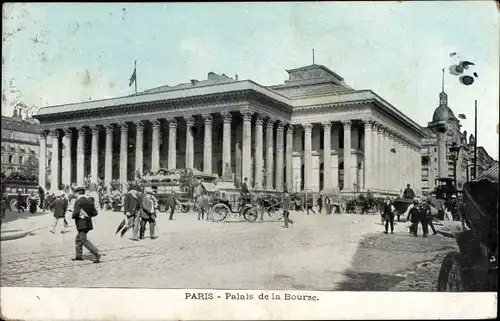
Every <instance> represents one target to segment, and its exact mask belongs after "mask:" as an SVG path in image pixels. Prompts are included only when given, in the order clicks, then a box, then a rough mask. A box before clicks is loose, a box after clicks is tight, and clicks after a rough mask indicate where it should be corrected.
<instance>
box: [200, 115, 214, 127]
mask: <svg viewBox="0 0 500 321" xmlns="http://www.w3.org/2000/svg"><path fill="white" fill-rule="evenodd" d="M202 117H203V120H204V121H205V125H207V124H210V125H211V124H213V122H214V118H213V117H212V115H211V114H203V115H202Z"/></svg>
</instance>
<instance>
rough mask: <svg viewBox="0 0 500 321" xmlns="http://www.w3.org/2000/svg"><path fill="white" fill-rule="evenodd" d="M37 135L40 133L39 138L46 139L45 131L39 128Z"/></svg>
mask: <svg viewBox="0 0 500 321" xmlns="http://www.w3.org/2000/svg"><path fill="white" fill-rule="evenodd" d="M38 135H40V139H47V131H45V130H40V132H39V133H38Z"/></svg>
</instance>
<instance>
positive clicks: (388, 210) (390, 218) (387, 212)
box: [382, 197, 394, 234]
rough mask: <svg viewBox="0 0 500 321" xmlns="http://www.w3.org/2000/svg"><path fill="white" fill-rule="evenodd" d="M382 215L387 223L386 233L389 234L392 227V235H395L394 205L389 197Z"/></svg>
mask: <svg viewBox="0 0 500 321" xmlns="http://www.w3.org/2000/svg"><path fill="white" fill-rule="evenodd" d="M382 215H383V216H384V221H385V230H384V233H385V234H388V233H389V225H391V234H394V206H393V205H392V202H391V199H390V198H389V197H387V198H386V200H385V202H384V207H383V210H382Z"/></svg>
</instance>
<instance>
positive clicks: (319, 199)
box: [316, 195, 323, 214]
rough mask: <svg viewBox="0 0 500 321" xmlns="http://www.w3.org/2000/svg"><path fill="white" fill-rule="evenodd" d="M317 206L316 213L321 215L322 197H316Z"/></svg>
mask: <svg viewBox="0 0 500 321" xmlns="http://www.w3.org/2000/svg"><path fill="white" fill-rule="evenodd" d="M316 203H317V205H318V213H320V214H321V210H322V209H323V196H322V195H320V196H319V197H318V200H317V201H316Z"/></svg>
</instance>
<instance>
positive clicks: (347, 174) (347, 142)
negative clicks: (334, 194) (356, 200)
mask: <svg viewBox="0 0 500 321" xmlns="http://www.w3.org/2000/svg"><path fill="white" fill-rule="evenodd" d="M351 124H352V123H351V121H350V120H347V121H343V122H342V125H343V127H344V188H343V191H351V190H352V187H353V186H352V177H351V176H352V175H351V174H352V169H351V168H352V161H351V159H352V157H351Z"/></svg>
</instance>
